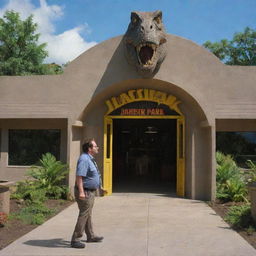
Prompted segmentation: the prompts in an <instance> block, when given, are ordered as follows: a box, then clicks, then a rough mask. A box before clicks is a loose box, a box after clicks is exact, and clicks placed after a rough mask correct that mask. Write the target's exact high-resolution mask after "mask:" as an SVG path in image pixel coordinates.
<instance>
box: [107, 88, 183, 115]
mask: <svg viewBox="0 0 256 256" xmlns="http://www.w3.org/2000/svg"><path fill="white" fill-rule="evenodd" d="M136 101H153V102H156V103H158V104H165V105H167V106H168V107H169V108H170V109H172V110H174V111H176V112H177V113H179V114H180V115H182V113H181V111H180V109H179V107H178V105H179V104H180V103H181V102H180V101H179V100H177V98H176V97H175V96H173V95H171V94H169V95H167V93H165V92H161V91H156V90H151V89H136V90H135V89H134V90H129V91H128V92H127V93H121V94H120V95H119V96H117V97H112V98H111V99H109V100H107V101H106V102H105V103H106V105H107V107H108V111H107V113H106V115H108V114H109V113H111V112H112V111H114V110H116V109H118V108H120V107H122V106H124V105H126V104H128V103H131V102H136Z"/></svg>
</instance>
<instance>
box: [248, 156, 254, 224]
mask: <svg viewBox="0 0 256 256" xmlns="http://www.w3.org/2000/svg"><path fill="white" fill-rule="evenodd" d="M247 166H248V167H249V168H250V169H249V172H248V179H247V182H248V189H249V196H250V200H251V211H252V217H253V219H254V222H255V223H256V164H255V163H254V162H252V161H251V160H248V161H247Z"/></svg>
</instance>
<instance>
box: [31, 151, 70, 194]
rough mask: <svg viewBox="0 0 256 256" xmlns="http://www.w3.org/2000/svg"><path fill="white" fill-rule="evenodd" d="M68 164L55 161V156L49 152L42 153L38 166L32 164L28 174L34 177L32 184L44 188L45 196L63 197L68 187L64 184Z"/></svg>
mask: <svg viewBox="0 0 256 256" xmlns="http://www.w3.org/2000/svg"><path fill="white" fill-rule="evenodd" d="M68 171H69V170H68V166H67V165H66V164H63V163H61V162H60V161H57V160H56V158H55V156H53V155H52V154H50V153H46V154H45V155H42V159H40V160H39V166H32V167H31V168H30V170H29V171H28V174H29V175H30V176H31V177H33V178H34V179H35V182H34V184H35V185H36V186H37V188H39V189H45V191H46V196H47V197H49V198H55V199H58V198H65V197H66V196H67V193H68V188H67V186H66V185H64V184H63V183H64V180H65V178H66V174H67V173H68Z"/></svg>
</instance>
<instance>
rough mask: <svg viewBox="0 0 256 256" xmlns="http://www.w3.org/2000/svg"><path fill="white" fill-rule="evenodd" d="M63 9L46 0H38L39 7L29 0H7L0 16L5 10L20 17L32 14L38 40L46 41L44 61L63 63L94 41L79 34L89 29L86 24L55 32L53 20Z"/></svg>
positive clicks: (73, 57) (70, 59)
mask: <svg viewBox="0 0 256 256" xmlns="http://www.w3.org/2000/svg"><path fill="white" fill-rule="evenodd" d="M63 9H64V8H63V6H59V5H48V4H47V1H46V0H40V6H39V7H36V6H34V5H33V4H32V2H31V0H9V2H8V3H7V4H6V5H5V6H4V7H3V8H1V9H0V17H2V16H3V14H4V13H5V11H6V10H14V11H16V12H19V13H20V16H21V18H22V19H25V18H27V17H28V16H29V15H31V14H33V16H34V19H33V20H34V22H36V23H37V24H38V32H39V33H40V34H41V36H40V39H39V42H40V43H44V42H46V43H47V51H48V53H49V57H47V58H46V60H45V62H50V63H51V62H55V63H58V64H64V63H66V62H68V61H72V60H73V59H75V58H76V57H77V56H79V55H80V54H81V53H82V52H84V51H86V50H87V49H89V48H90V47H92V46H94V45H95V44H96V42H86V41H85V40H84V38H83V37H82V36H81V35H80V33H81V31H82V30H86V31H90V28H89V27H88V25H84V26H80V27H75V28H73V29H70V30H67V31H64V32H63V33H61V34H56V33H55V25H54V21H56V20H57V19H59V18H60V17H61V16H62V15H63ZM71 46H72V47H71Z"/></svg>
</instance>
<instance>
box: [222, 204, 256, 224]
mask: <svg viewBox="0 0 256 256" xmlns="http://www.w3.org/2000/svg"><path fill="white" fill-rule="evenodd" d="M225 220H226V221H227V222H229V223H230V224H231V225H232V227H233V228H235V229H242V228H247V229H251V228H252V227H253V225H254V224H253V219H252V216H251V207H250V205H240V206H232V207H230V209H229V211H228V214H227V216H226V217H225Z"/></svg>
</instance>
